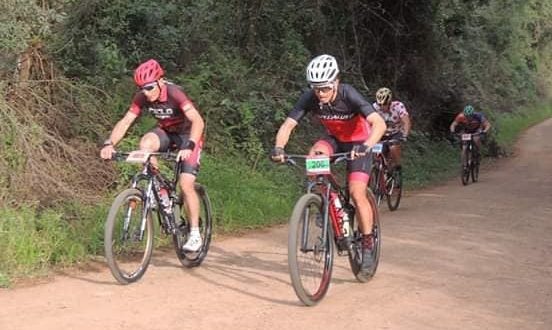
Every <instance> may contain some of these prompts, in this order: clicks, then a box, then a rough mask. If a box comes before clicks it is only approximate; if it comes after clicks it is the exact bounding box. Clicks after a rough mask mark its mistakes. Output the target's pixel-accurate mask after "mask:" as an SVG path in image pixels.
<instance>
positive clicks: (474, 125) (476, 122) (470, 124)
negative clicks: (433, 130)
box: [454, 112, 487, 133]
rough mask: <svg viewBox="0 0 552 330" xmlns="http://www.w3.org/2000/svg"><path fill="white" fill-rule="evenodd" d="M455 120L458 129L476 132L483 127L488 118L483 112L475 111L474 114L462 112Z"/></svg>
mask: <svg viewBox="0 0 552 330" xmlns="http://www.w3.org/2000/svg"><path fill="white" fill-rule="evenodd" d="M454 121H455V122H456V124H457V125H458V129H460V130H462V131H465V132H466V133H475V132H477V131H478V130H479V129H481V128H482V127H483V124H484V123H485V122H486V121H487V118H485V116H484V115H483V114H482V113H481V112H474V113H473V115H472V116H466V115H464V113H463V112H461V113H459V114H458V115H457V116H456V118H454Z"/></svg>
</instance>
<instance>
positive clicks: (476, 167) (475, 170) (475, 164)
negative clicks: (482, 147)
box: [471, 155, 481, 182]
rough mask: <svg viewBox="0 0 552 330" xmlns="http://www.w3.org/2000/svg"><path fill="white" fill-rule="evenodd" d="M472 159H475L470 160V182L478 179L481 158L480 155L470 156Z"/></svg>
mask: <svg viewBox="0 0 552 330" xmlns="http://www.w3.org/2000/svg"><path fill="white" fill-rule="evenodd" d="M472 159H475V161H472V166H471V179H472V182H477V181H479V162H480V159H481V155H479V156H477V157H474V156H472Z"/></svg>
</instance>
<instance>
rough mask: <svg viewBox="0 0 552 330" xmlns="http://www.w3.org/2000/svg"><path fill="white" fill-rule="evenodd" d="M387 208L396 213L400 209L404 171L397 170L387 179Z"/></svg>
mask: <svg viewBox="0 0 552 330" xmlns="http://www.w3.org/2000/svg"><path fill="white" fill-rule="evenodd" d="M386 185H387V188H386V190H387V207H389V210H391V211H395V210H396V209H398V208H399V204H400V202H401V196H402V169H401V168H400V167H397V168H395V170H394V171H393V174H392V175H391V176H390V177H389V178H388V179H387V182H386Z"/></svg>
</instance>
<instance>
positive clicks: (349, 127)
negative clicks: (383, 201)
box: [271, 55, 385, 270]
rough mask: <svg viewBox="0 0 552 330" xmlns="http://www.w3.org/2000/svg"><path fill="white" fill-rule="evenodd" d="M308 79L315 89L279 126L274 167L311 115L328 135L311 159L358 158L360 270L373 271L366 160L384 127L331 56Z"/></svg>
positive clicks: (353, 167)
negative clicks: (345, 155) (342, 76)
mask: <svg viewBox="0 0 552 330" xmlns="http://www.w3.org/2000/svg"><path fill="white" fill-rule="evenodd" d="M306 73H307V82H308V83H309V84H310V87H311V88H310V89H309V90H308V91H306V92H304V93H303V94H302V95H301V97H300V98H299V100H298V101H297V103H296V104H295V106H294V108H293V109H292V110H291V112H290V113H289V115H288V117H287V118H286V120H285V121H284V123H283V124H282V125H281V126H280V129H279V130H278V133H277V135H276V142H275V147H274V149H273V150H272V153H271V158H272V160H273V161H275V162H283V161H284V160H285V158H284V155H285V152H284V147H285V146H286V144H287V143H288V140H289V137H290V135H291V133H292V131H293V129H294V128H295V127H296V126H297V125H298V122H299V120H300V119H301V118H303V117H304V116H305V115H306V114H307V113H312V114H313V115H315V116H316V117H317V118H318V119H319V120H320V121H321V123H322V124H323V125H324V127H325V128H326V131H327V135H326V136H324V137H322V138H321V139H320V140H319V141H318V142H316V143H315V144H314V145H313V146H312V148H311V149H310V151H309V154H311V155H314V154H325V155H331V154H333V153H337V152H349V151H351V152H352V153H353V155H354V156H355V157H356V158H355V159H354V160H352V161H349V163H348V164H347V171H348V177H347V179H348V182H349V191H350V195H351V198H352V199H353V202H354V204H355V205H356V206H357V207H356V209H357V212H358V214H357V217H358V219H359V224H360V227H361V231H362V233H363V262H362V269H363V270H369V269H370V268H371V267H372V265H373V263H374V255H373V253H372V252H373V235H372V228H373V219H372V210H371V206H370V202H369V201H368V198H367V196H366V189H367V185H368V179H369V175H370V166H371V158H370V157H369V156H365V157H362V155H363V154H364V153H365V152H366V151H367V150H368V149H370V148H372V147H373V146H374V145H375V144H376V143H377V142H378V141H379V140H380V138H381V136H382V135H383V133H384V132H385V122H384V121H383V119H382V118H381V116H380V115H378V113H377V112H375V111H374V108H373V107H372V105H371V104H370V102H368V101H367V100H366V99H365V98H364V97H363V96H362V95H361V94H360V93H359V92H358V91H357V90H356V89H355V88H354V87H353V86H351V85H349V84H344V83H340V81H339V78H338V74H339V68H338V65H337V61H336V60H335V58H334V57H333V56H330V55H320V56H317V57H315V58H314V59H313V60H312V61H311V62H310V63H309V65H308V66H307V70H306Z"/></svg>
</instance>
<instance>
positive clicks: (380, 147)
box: [372, 143, 383, 154]
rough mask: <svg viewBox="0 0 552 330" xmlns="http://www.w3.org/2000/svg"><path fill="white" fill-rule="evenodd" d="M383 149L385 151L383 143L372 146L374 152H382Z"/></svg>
mask: <svg viewBox="0 0 552 330" xmlns="http://www.w3.org/2000/svg"><path fill="white" fill-rule="evenodd" d="M382 151H383V144H381V143H376V145H375V146H373V147H372V152H373V153H375V154H381V152H382Z"/></svg>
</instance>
